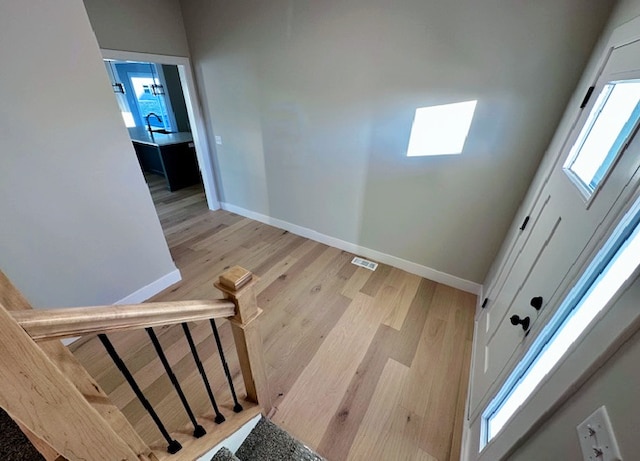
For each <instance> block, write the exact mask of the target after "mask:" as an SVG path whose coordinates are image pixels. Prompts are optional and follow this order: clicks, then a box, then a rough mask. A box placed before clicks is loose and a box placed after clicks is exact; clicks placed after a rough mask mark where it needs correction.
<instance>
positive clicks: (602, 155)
mask: <svg viewBox="0 0 640 461" xmlns="http://www.w3.org/2000/svg"><path fill="white" fill-rule="evenodd" d="M639 120H640V81H639V80H624V81H618V82H610V83H608V84H606V85H605V86H604V88H603V89H602V91H601V92H600V94H599V95H598V99H597V100H596V102H595V104H594V105H593V108H592V109H591V112H590V113H589V117H588V118H587V121H586V123H585V124H584V126H583V127H582V131H580V134H579V135H578V138H577V139H576V141H575V143H574V144H573V147H572V148H571V151H570V152H569V156H568V157H567V161H566V163H565V164H564V169H565V171H566V172H567V173H568V174H569V177H570V178H571V179H572V180H573V182H574V183H576V185H577V186H578V188H579V189H580V191H581V192H582V194H583V195H584V196H585V198H589V197H591V195H592V194H593V193H594V192H595V191H596V189H597V188H598V186H599V185H600V183H601V182H602V180H603V179H604V178H605V177H606V175H607V173H608V172H609V170H610V169H611V167H612V166H613V164H614V163H615V161H616V159H617V158H618V156H619V155H620V153H621V152H622V151H623V150H624V149H625V147H626V146H627V144H628V142H629V141H630V139H631V138H632V137H633V134H634V132H635V130H636V128H637V126H638V121H639Z"/></svg>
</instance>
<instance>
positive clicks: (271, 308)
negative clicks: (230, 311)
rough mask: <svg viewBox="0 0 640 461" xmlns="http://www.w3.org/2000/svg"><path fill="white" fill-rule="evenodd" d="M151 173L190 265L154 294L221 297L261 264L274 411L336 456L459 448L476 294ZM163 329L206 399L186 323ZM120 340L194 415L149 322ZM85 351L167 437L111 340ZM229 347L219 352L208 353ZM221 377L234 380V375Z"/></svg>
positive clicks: (149, 382) (176, 245) (104, 379)
mask: <svg viewBox="0 0 640 461" xmlns="http://www.w3.org/2000/svg"><path fill="white" fill-rule="evenodd" d="M147 181H148V183H149V186H150V190H151V192H152V196H153V199H154V203H155V205H156V209H157V212H158V216H159V217H160V221H161V223H162V227H163V229H164V233H165V236H166V238H167V242H168V244H169V248H170V250H171V254H172V255H173V258H174V260H175V262H176V264H177V266H178V268H179V269H180V271H181V273H182V278H183V280H182V281H181V282H180V283H178V284H176V285H174V286H173V287H171V288H169V289H167V290H166V291H164V292H163V293H161V294H159V295H157V296H156V297H155V298H154V300H186V299H206V298H220V297H221V294H220V293H219V292H218V291H217V290H216V289H215V288H214V287H213V281H214V280H215V279H216V278H217V277H218V275H219V274H220V273H222V272H223V271H224V270H225V269H226V268H228V267H230V266H234V265H240V266H243V267H245V268H247V269H249V270H251V271H252V272H253V273H254V274H256V275H257V276H259V277H260V281H259V284H258V293H259V295H258V304H259V306H260V307H261V308H262V309H264V315H263V316H262V318H261V320H262V324H261V328H262V333H263V340H264V353H265V359H266V363H267V373H268V378H269V383H270V390H271V393H272V395H273V399H274V402H275V406H276V407H277V410H276V412H275V414H274V416H273V418H272V419H273V421H274V422H276V423H277V424H279V425H280V426H282V427H283V428H285V429H286V430H288V431H289V432H290V433H291V434H293V435H294V436H296V437H297V438H299V439H300V440H302V441H303V442H304V443H306V444H307V445H309V446H310V447H312V448H314V449H315V450H317V451H318V452H319V453H320V454H321V455H323V456H325V457H326V458H327V459H328V460H330V461H334V460H335V461H339V460H346V459H350V460H422V461H426V460H428V461H433V460H437V461H448V460H457V459H459V453H460V440H461V433H462V422H463V415H464V405H465V399H466V390H467V383H468V370H469V363H470V354H471V341H472V333H473V314H474V308H475V302H476V297H475V295H471V294H469V293H465V292H462V291H460V290H456V289H454V288H450V287H447V286H445V285H441V284H438V283H435V282H432V281H429V280H426V279H423V278H421V277H418V276H416V275H412V274H409V273H407V272H405V271H402V270H399V269H396V268H393V267H390V266H387V265H384V264H380V265H379V266H378V269H377V270H376V271H375V272H372V271H370V270H367V269H364V268H359V267H356V266H354V265H353V264H351V259H352V258H353V256H354V255H353V254H351V253H347V252H344V251H341V250H339V249H336V248H332V247H329V246H327V245H323V244H321V243H317V242H314V241H312V240H308V239H306V238H303V237H299V236H296V235H294V234H291V233H289V232H286V231H283V230H281V229H277V228H275V227H271V226H267V225H265V224H261V223H259V222H256V221H252V220H250V219H246V218H243V217H241V216H238V215H235V214H233V213H229V212H226V211H210V210H208V209H207V206H206V202H205V198H204V192H203V190H202V187H201V186H194V187H190V188H187V189H183V190H180V191H177V192H174V193H170V192H168V191H167V190H166V189H165V186H164V182H163V180H162V178H159V177H154V176H148V177H147ZM206 327H207V325H206V324H205V322H201V324H196V325H194V326H193V330H194V336H195V339H196V341H197V342H198V347H199V348H201V349H202V350H211V351H213V350H214V348H215V345H214V344H213V339H212V337H211V335H210V334H209V331H210V330H207V328H206ZM158 330H159V331H158V334H159V336H160V339H161V342H162V343H163V346H164V347H165V349H166V350H167V354H168V356H169V360H170V362H171V363H172V365H174V366H175V372H176V374H177V375H178V376H179V377H180V379H181V381H183V382H184V383H186V385H185V392H186V393H187V394H188V395H189V397H190V401H196V402H202V406H203V407H202V409H200V410H201V411H203V412H204V411H206V405H207V399H206V396H205V394H204V390H203V389H202V390H199V389H200V387H199V386H196V385H195V383H196V382H197V379H199V378H198V376H197V370H196V368H195V366H194V365H193V361H192V359H191V358H190V356H189V355H188V348H187V345H186V342H185V341H184V337H183V335H182V331H181V329H180V327H179V326H178V327H170V328H163V329H161V330H160V329H158ZM220 330H221V335H222V338H223V343H224V345H225V349H227V350H228V351H229V352H228V353H229V359H230V366H231V369H232V372H233V374H234V375H235V376H237V375H238V374H239V371H238V364H237V358H236V357H235V355H234V353H233V352H232V351H233V345H232V338H231V332H230V328H229V325H228V324H227V323H226V322H221V323H220ZM112 340H113V342H114V344H115V345H116V348H118V350H121V351H123V356H124V358H125V361H127V363H129V364H130V366H131V368H132V370H133V371H134V372H135V376H136V377H137V378H138V379H139V381H140V383H141V384H142V387H143V388H144V389H145V391H146V392H147V393H148V395H149V396H150V400H152V401H153V402H154V403H155V406H156V408H157V410H158V411H159V412H160V413H161V415H162V417H163V418H167V419H168V420H170V421H171V424H176V425H184V424H185V423H186V422H187V419H186V415H183V413H184V412H183V411H182V412H181V411H180V410H179V408H178V407H177V406H176V405H177V402H176V399H168V398H165V397H166V396H167V395H168V394H170V393H171V392H172V391H171V388H170V384H169V383H168V380H167V379H166V377H165V376H163V375H161V374H160V373H156V372H155V371H153V370H154V369H157V368H158V366H157V365H158V363H157V362H158V360H157V358H154V355H153V351H152V348H151V347H150V345H149V344H148V338H147V336H146V335H145V334H144V332H140V333H135V334H131V333H127V334H119V335H113V338H112ZM74 353H75V354H76V356H77V357H78V358H79V359H80V360H81V361H82V363H83V364H84V365H85V366H86V367H87V369H88V370H89V371H90V372H91V373H92V374H93V376H95V377H96V378H97V380H98V381H99V382H100V384H101V385H102V386H103V387H104V389H105V390H106V391H107V393H109V395H110V396H111V397H112V399H113V400H114V401H115V403H116V404H117V405H118V406H119V407H120V408H122V409H123V411H124V413H125V415H126V416H127V417H128V418H129V419H130V421H131V422H132V423H133V425H134V427H136V429H138V430H139V431H140V433H141V434H142V436H143V438H144V439H145V440H146V441H148V442H149V443H151V442H152V441H155V440H156V439H158V438H159V434H158V432H157V430H156V429H155V428H154V427H153V424H152V422H151V420H150V418H149V417H148V416H147V415H146V414H145V413H144V410H143V409H142V407H141V405H140V404H139V403H138V402H137V401H136V400H135V397H134V396H133V393H132V392H131V390H130V389H129V388H128V387H127V385H126V383H124V382H123V380H122V378H121V376H120V374H119V373H118V371H117V370H116V369H115V368H114V367H113V365H112V364H111V363H110V361H109V359H108V358H107V357H106V355H105V354H104V352H103V350H102V348H101V346H100V345H99V344H98V341H97V340H93V339H92V340H89V341H84V342H83V343H81V344H80V345H78V346H76V347H75V351H74ZM216 360H217V358H216V357H214V354H211V356H210V357H208V358H207V362H210V363H205V366H212V367H215V366H216ZM154 367H155V368H154ZM220 374H221V373H220ZM214 381H215V383H214V387H215V388H216V389H217V388H220V389H222V388H223V387H224V382H223V376H222V377H218V378H216V379H214ZM237 381H238V382H239V381H240V380H237ZM192 384H193V385H192ZM242 391H243V389H241V390H240V392H242ZM220 392H222V391H220ZM198 393H201V394H202V395H199V394H198ZM196 406H197V405H196Z"/></svg>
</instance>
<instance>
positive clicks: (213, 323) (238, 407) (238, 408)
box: [211, 319, 242, 413]
mask: <svg viewBox="0 0 640 461" xmlns="http://www.w3.org/2000/svg"><path fill="white" fill-rule="evenodd" d="M211 329H212V330H213V337H214V338H216V345H217V346H218V354H219V355H220V361H221V362H222V368H224V374H225V375H226V376H227V382H228V383H229V388H230V389H231V395H232V396H233V403H234V406H233V411H235V412H236V413H240V412H241V411H242V405H240V402H238V397H237V396H236V389H235V387H233V379H232V378H231V372H230V371H229V366H228V365H227V359H226V358H225V356H224V351H223V350H222V342H221V341H220V335H219V334H218V327H217V326H216V321H215V320H214V319H211Z"/></svg>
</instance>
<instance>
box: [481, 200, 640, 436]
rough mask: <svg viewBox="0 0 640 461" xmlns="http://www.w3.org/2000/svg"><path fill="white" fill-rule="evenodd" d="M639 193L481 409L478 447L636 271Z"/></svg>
mask: <svg viewBox="0 0 640 461" xmlns="http://www.w3.org/2000/svg"><path fill="white" fill-rule="evenodd" d="M638 254H640V199H639V200H637V201H636V203H635V204H634V206H633V208H632V209H631V210H630V211H629V212H628V213H627V214H626V215H625V217H624V218H623V219H622V221H621V223H620V224H619V225H618V226H617V228H616V230H615V231H614V233H613V235H612V237H611V238H609V240H608V241H607V242H606V243H605V245H604V246H603V247H602V249H601V250H600V251H599V252H598V254H597V255H596V257H595V258H594V259H593V260H592V261H591V263H590V264H589V266H588V267H587V269H586V270H585V272H584V273H583V274H582V276H581V277H580V279H579V280H578V282H577V283H576V285H575V286H574V287H573V289H572V290H571V291H570V292H569V294H568V296H567V297H566V298H565V300H564V301H563V302H562V304H561V305H560V307H559V309H558V311H557V312H556V313H555V314H554V316H553V317H552V318H551V320H550V321H549V323H548V324H547V325H546V326H545V327H544V328H543V330H542V332H541V333H540V335H539V336H538V338H536V340H535V341H534V342H533V344H532V345H531V347H530V349H529V351H528V352H527V354H526V355H525V356H524V358H523V360H522V361H521V362H520V364H519V365H518V367H516V369H515V370H514V371H513V373H512V374H511V376H510V377H509V378H508V379H507V381H506V382H505V384H504V386H503V387H502V389H501V390H500V391H499V392H498V394H497V395H496V397H495V398H494V399H493V401H492V402H491V403H490V404H489V406H488V407H487V409H486V411H485V412H484V414H483V434H484V435H483V437H482V439H481V446H480V449H482V448H483V447H484V446H485V445H486V444H487V443H488V442H489V441H490V440H491V439H492V438H493V437H495V436H496V435H497V434H498V432H500V430H501V429H502V428H503V427H504V426H505V424H506V423H507V422H508V421H509V419H510V418H511V417H512V416H513V415H514V414H515V413H516V411H517V410H518V408H520V407H521V406H522V404H524V403H525V402H526V401H527V399H528V398H529V397H530V396H531V394H532V393H533V392H534V391H535V389H536V388H537V387H538V385H539V384H540V383H541V382H542V380H543V379H544V377H545V376H546V375H547V374H549V372H550V371H551V370H552V369H553V368H554V367H555V366H556V365H557V364H558V362H560V360H561V359H562V358H563V357H564V356H565V355H566V352H567V351H568V350H569V348H570V347H571V345H572V344H573V343H575V341H576V340H577V339H578V338H579V337H581V336H582V334H583V333H584V332H585V330H587V328H588V327H589V325H590V324H591V323H592V322H593V320H594V319H595V318H596V316H597V315H598V314H599V313H600V312H601V311H602V310H603V309H604V308H605V306H607V304H608V303H609V301H610V300H611V299H612V298H613V297H614V296H615V295H616V293H617V292H618V291H619V290H620V288H621V287H622V285H623V284H624V283H625V282H626V281H627V280H628V279H629V278H630V277H631V275H632V274H633V273H634V272H635V271H636V269H637V267H638V265H639V264H640V260H639V259H638Z"/></svg>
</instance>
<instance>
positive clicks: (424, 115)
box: [407, 100, 478, 157]
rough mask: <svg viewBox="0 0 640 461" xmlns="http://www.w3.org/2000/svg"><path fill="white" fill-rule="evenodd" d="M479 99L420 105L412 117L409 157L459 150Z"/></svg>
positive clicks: (453, 152) (458, 151) (465, 137)
mask: <svg viewBox="0 0 640 461" xmlns="http://www.w3.org/2000/svg"><path fill="white" fill-rule="evenodd" d="M477 103H478V101H477V100H475V101H465V102H458V103H454V104H444V105H441V106H431V107H419V108H417V109H416V114H415V116H414V118H413V125H412V126H411V135H410V136H409V147H408V148H407V157H420V156H426V155H452V154H460V153H461V152H462V150H463V148H464V143H465V141H466V140H467V135H468V134H469V129H470V128H471V121H472V120H473V114H474V112H475V110H476V104H477Z"/></svg>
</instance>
